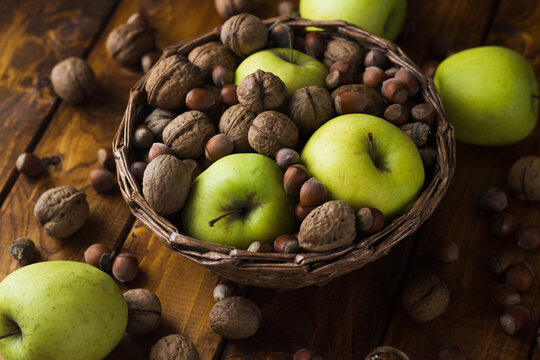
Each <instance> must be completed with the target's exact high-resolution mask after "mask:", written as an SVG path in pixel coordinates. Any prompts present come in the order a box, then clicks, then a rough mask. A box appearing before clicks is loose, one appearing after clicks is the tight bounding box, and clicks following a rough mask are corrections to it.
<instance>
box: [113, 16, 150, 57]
mask: <svg viewBox="0 0 540 360" xmlns="http://www.w3.org/2000/svg"><path fill="white" fill-rule="evenodd" d="M106 46H107V50H108V51H109V53H110V54H111V55H112V57H113V58H114V59H115V60H117V61H118V62H119V63H120V64H122V65H124V66H129V65H133V64H135V63H137V62H139V61H140V60H141V58H142V56H143V55H144V54H146V53H148V52H150V51H151V50H152V48H153V47H154V40H153V39H152V35H151V34H150V32H149V31H148V29H147V28H146V27H145V26H141V25H139V24H136V23H126V24H122V25H120V26H119V27H117V28H116V29H114V30H113V31H112V32H111V33H110V34H109V36H108V37H107V43H106Z"/></svg>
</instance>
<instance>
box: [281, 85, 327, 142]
mask: <svg viewBox="0 0 540 360" xmlns="http://www.w3.org/2000/svg"><path fill="white" fill-rule="evenodd" d="M289 116H290V117H291V120H292V121H294V123H295V124H296V126H298V129H299V130H300V132H301V133H303V134H305V135H311V134H312V133H314V132H315V130H317V129H318V128H319V127H321V125H322V124H324V123H325V122H327V121H328V120H330V119H331V118H332V117H333V116H334V102H333V100H332V97H331V96H330V93H329V92H328V91H327V90H326V89H323V88H321V87H318V86H307V87H303V88H300V89H298V90H296V91H295V92H294V93H293V94H292V96H291V98H290V99H289Z"/></svg>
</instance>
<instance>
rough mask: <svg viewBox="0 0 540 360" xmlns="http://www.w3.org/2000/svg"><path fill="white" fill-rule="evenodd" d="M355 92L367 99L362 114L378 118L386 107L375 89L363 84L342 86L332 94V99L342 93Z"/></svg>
mask: <svg viewBox="0 0 540 360" xmlns="http://www.w3.org/2000/svg"><path fill="white" fill-rule="evenodd" d="M348 91H356V92H358V93H360V95H362V96H363V97H365V98H366V99H367V104H366V108H365V109H364V111H363V113H365V114H370V115H375V116H379V115H381V114H382V113H383V112H384V110H385V109H386V107H387V104H386V102H385V101H384V98H383V97H382V95H381V94H380V93H379V92H378V91H377V90H375V89H372V88H370V87H369V86H366V85H364V84H352V85H344V86H341V87H339V88H337V89H336V90H334V92H332V99H335V98H336V96H338V95H339V94H341V93H343V92H348Z"/></svg>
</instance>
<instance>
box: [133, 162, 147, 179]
mask: <svg viewBox="0 0 540 360" xmlns="http://www.w3.org/2000/svg"><path fill="white" fill-rule="evenodd" d="M147 165H148V163H146V162H144V161H135V162H134V163H133V164H131V165H130V167H129V172H130V173H131V175H133V177H134V178H135V180H137V182H138V183H139V184H142V181H143V176H144V171H145V170H146V166H147Z"/></svg>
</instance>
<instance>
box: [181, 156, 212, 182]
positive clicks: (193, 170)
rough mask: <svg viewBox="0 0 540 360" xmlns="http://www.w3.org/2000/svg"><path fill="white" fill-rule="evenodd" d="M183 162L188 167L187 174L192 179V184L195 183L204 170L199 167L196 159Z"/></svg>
mask: <svg viewBox="0 0 540 360" xmlns="http://www.w3.org/2000/svg"><path fill="white" fill-rule="evenodd" d="M205 159H206V158H205ZM182 162H183V163H184V165H185V166H186V169H187V172H188V174H189V175H190V178H191V182H193V181H195V179H196V178H197V176H199V175H200V174H201V172H202V169H201V167H200V166H199V163H198V162H197V161H196V160H194V159H185V160H182Z"/></svg>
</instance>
